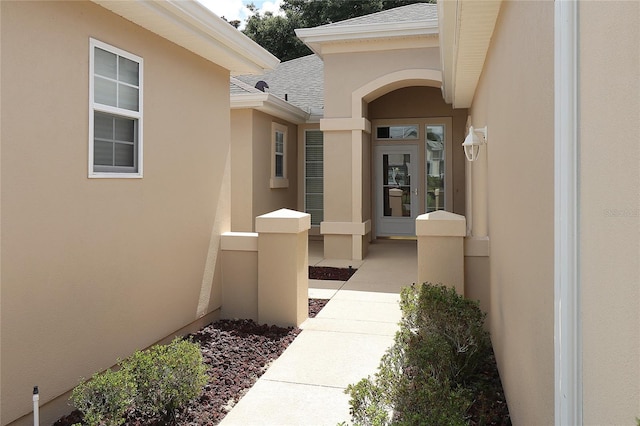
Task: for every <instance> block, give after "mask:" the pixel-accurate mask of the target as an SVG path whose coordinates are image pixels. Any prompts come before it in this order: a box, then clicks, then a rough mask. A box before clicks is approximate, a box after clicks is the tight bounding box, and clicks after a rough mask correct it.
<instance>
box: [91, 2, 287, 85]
mask: <svg viewBox="0 0 640 426" xmlns="http://www.w3.org/2000/svg"><path fill="white" fill-rule="evenodd" d="M92 1H93V2H94V3H97V4H99V5H100V6H102V7H104V8H106V9H109V10H110V11H112V12H114V13H116V14H118V15H120V16H122V17H124V18H125V19H128V20H129V21H131V22H134V23H135V24H138V25H140V26H141V27H143V28H146V29H147V30H149V31H151V32H153V33H156V34H158V35H159V36H161V37H164V38H166V39H167V40H169V41H171V42H173V43H175V44H177V45H179V46H182V47H184V48H185V49H187V50H190V51H191V52H193V53H195V54H196V55H199V56H201V57H203V58H205V59H207V60H209V61H211V62H213V63H215V64H218V65H220V66H221V67H223V68H226V69H228V70H230V71H231V74H234V75H239V74H262V73H264V71H266V70H270V69H273V68H274V67H275V66H276V65H277V64H278V63H279V62H280V61H279V60H278V58H276V57H275V56H273V55H272V54H271V53H269V52H267V51H266V50H265V49H263V48H262V47H260V46H259V45H258V44H257V43H256V42H254V41H253V40H251V39H250V38H249V37H247V36H245V35H244V34H242V33H241V32H240V31H238V30H237V29H235V28H233V26H231V25H229V23H227V22H225V21H224V20H223V19H221V18H219V17H218V16H216V15H215V14H214V13H213V12H211V11H210V10H209V9H207V8H206V7H204V6H203V5H201V4H200V3H198V2H196V1H183V0H155V1H139V0H138V1H113V0H92Z"/></svg>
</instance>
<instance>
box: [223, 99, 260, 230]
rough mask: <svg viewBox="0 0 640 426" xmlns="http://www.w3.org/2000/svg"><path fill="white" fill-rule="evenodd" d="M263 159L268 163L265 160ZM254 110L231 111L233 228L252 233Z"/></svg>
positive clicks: (253, 225) (253, 217) (253, 224)
mask: <svg viewBox="0 0 640 426" xmlns="http://www.w3.org/2000/svg"><path fill="white" fill-rule="evenodd" d="M263 160H264V161H263V162H265V163H266V162H267V160H266V159H263ZM252 163H253V110H251V109H234V110H231V213H232V214H231V230H232V231H238V232H242V231H244V232H251V231H253V229H254V227H255V223H254V222H255V216H254V214H253V206H252V204H253V196H252V194H253V173H254V172H253V164H252Z"/></svg>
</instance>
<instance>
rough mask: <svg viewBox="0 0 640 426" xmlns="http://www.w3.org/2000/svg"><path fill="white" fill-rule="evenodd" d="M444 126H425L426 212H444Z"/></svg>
mask: <svg viewBox="0 0 640 426" xmlns="http://www.w3.org/2000/svg"><path fill="white" fill-rule="evenodd" d="M444 132H445V126H444V125H441V124H438V125H427V142H426V154H425V157H426V161H427V170H426V175H427V187H426V192H427V193H426V197H425V202H426V211H427V213H429V212H432V211H435V210H444V206H445V204H444V203H445V190H444V177H445V143H444V142H445V134H444Z"/></svg>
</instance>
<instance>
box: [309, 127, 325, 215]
mask: <svg viewBox="0 0 640 426" xmlns="http://www.w3.org/2000/svg"><path fill="white" fill-rule="evenodd" d="M323 164H324V153H323V134H322V131H320V130H307V131H306V132H305V141H304V211H305V212H306V213H309V214H310V215H311V226H320V223H321V222H322V221H323V220H324V200H323V198H324V178H323V168H324V166H323Z"/></svg>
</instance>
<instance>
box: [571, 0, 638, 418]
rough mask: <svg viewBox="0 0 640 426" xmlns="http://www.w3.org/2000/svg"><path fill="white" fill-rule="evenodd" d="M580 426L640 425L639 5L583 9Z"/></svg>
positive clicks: (588, 5) (583, 5)
mask: <svg viewBox="0 0 640 426" xmlns="http://www.w3.org/2000/svg"><path fill="white" fill-rule="evenodd" d="M579 16H580V22H579V25H580V103H579V109H580V135H579V137H580V169H581V171H580V210H579V212H580V253H581V259H580V279H581V292H582V312H583V315H582V331H583V350H582V357H583V377H582V379H583V398H584V424H588V425H603V424H634V419H635V417H637V416H640V314H639V312H640V309H639V308H640V305H639V301H640V264H639V259H640V143H639V141H638V129H640V53H639V52H640V51H639V46H640V33H639V31H638V28H639V26H640V5H639V3H638V2H621V1H615V2H607V3H606V7H603V4H602V3H599V2H594V3H592V2H581V3H580V9H579Z"/></svg>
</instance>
